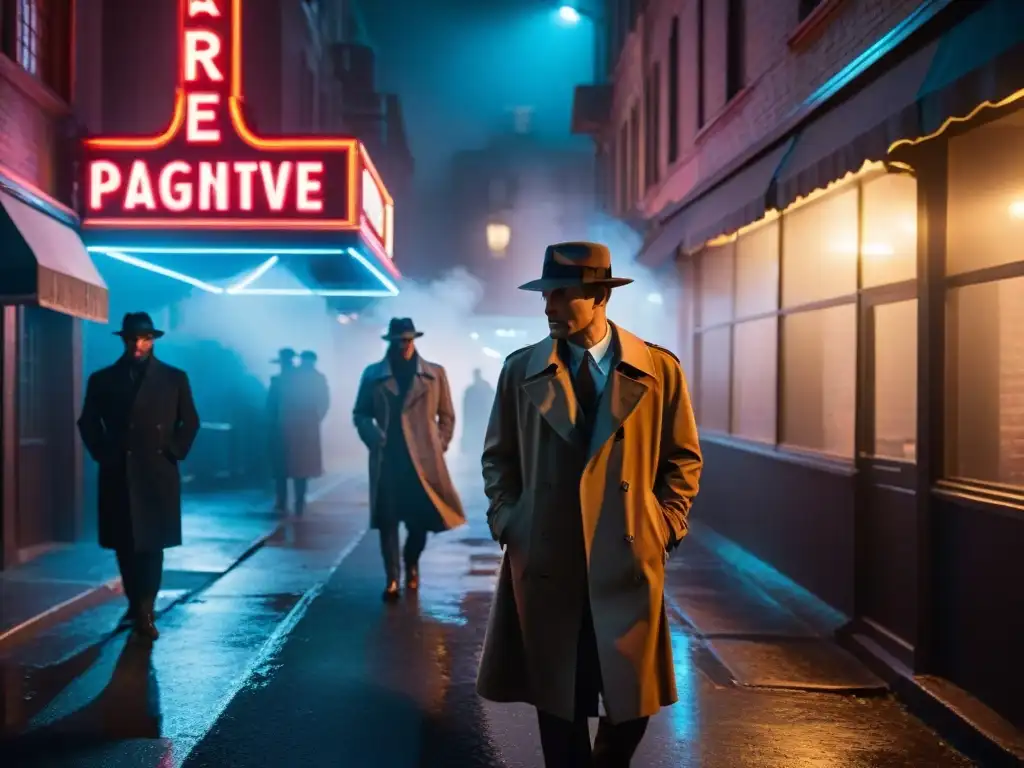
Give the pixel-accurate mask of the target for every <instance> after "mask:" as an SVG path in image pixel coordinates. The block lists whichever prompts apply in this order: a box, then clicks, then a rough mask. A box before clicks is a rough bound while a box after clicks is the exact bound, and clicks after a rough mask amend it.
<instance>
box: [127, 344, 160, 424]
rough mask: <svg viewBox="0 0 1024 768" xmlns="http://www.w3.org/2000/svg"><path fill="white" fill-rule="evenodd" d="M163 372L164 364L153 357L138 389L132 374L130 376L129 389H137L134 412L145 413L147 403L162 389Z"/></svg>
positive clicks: (133, 406) (143, 373) (133, 403)
mask: <svg viewBox="0 0 1024 768" xmlns="http://www.w3.org/2000/svg"><path fill="white" fill-rule="evenodd" d="M163 371H164V367H163V364H162V363H161V362H160V361H159V360H157V359H156V356H153V357H151V358H150V359H149V363H148V364H147V365H146V368H145V370H143V372H142V381H141V382H139V384H138V386H137V387H136V385H135V383H134V382H133V381H132V380H131V374H130V373H129V374H128V387H129V389H132V388H134V389H135V399H134V401H133V402H132V410H133V411H144V410H145V409H146V402H147V401H148V400H150V399H151V398H152V396H153V395H154V394H155V393H156V391H157V390H159V389H160V382H161V380H162V378H163Z"/></svg>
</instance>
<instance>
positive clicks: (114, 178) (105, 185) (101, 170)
mask: <svg viewBox="0 0 1024 768" xmlns="http://www.w3.org/2000/svg"><path fill="white" fill-rule="evenodd" d="M120 186H121V170H120V169H119V168H118V167H117V166H116V165H114V163H112V162H110V161H109V160H96V161H95V162H94V163H93V164H92V165H90V166H89V207H90V208H92V209H93V210H94V211H98V210H100V209H101V208H103V196H104V195H107V194H110V193H111V192H114V191H116V190H117V188H118V187H120Z"/></svg>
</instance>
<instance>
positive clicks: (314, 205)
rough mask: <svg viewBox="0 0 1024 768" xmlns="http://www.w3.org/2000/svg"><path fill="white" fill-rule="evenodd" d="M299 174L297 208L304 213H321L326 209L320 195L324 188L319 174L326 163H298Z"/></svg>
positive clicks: (297, 170)
mask: <svg viewBox="0 0 1024 768" xmlns="http://www.w3.org/2000/svg"><path fill="white" fill-rule="evenodd" d="M296 172H297V176H298V200H297V202H296V208H298V209H299V210H300V211H302V212H304V213H319V212H320V211H322V210H323V209H324V201H323V200H321V199H320V198H319V197H314V196H316V195H319V193H320V190H321V188H322V186H323V185H322V184H321V183H320V179H319V178H313V176H314V175H316V176H319V175H320V174H322V173H323V172H324V164H323V163H321V162H315V163H314V162H300V163H297V164H296Z"/></svg>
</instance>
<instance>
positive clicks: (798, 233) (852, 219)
mask: <svg viewBox="0 0 1024 768" xmlns="http://www.w3.org/2000/svg"><path fill="white" fill-rule="evenodd" d="M857 198H858V190H857V185H856V184H848V185H846V186H845V187H843V188H841V189H839V190H836V191H835V192H833V193H831V194H828V195H826V196H824V197H822V198H820V199H818V200H815V201H813V202H809V203H806V204H804V205H801V206H799V207H797V208H794V209H793V210H792V211H789V212H787V213H786V214H785V215H784V216H783V224H782V305H783V306H784V307H797V306H800V305H801V304H810V303H812V302H815V301H824V300H825V299H832V298H835V297H837V296H846V295H849V294H853V293H855V292H856V290H857V245H858V242H857V220H858V210H857V209H858V205H857Z"/></svg>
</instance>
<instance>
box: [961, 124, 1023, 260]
mask: <svg viewBox="0 0 1024 768" xmlns="http://www.w3.org/2000/svg"><path fill="white" fill-rule="evenodd" d="M947 222H948V225H947V253H946V268H947V271H948V272H949V274H951V275H959V274H964V273H967V272H974V271H976V270H979V269H985V268H986V267H996V266H1001V265H1004V264H1010V263H1013V262H1016V261H1021V260H1022V259H1024V250H1022V248H1021V243H1022V242H1024V112H1016V113H1014V114H1012V115H1009V116H1008V117H1004V118H1002V119H1000V120H996V121H995V122H992V123H988V124H987V125H982V126H980V127H978V128H976V129H974V130H972V131H969V132H968V133H965V134H962V135H960V136H956V137H954V138H952V139H950V142H949V189H948V212H947Z"/></svg>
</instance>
